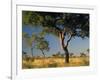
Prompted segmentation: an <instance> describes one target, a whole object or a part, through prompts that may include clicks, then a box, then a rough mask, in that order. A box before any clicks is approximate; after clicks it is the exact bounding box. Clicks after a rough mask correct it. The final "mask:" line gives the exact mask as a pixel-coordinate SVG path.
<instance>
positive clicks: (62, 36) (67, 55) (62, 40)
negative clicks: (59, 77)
mask: <svg viewBox="0 0 100 80" xmlns="http://www.w3.org/2000/svg"><path fill="white" fill-rule="evenodd" d="M71 38H72V35H71V36H70V38H69V39H68V40H67V43H66V44H65V42H64V40H65V33H64V32H60V42H61V46H62V49H63V50H64V51H65V63H69V51H68V45H69V42H70V40H71Z"/></svg>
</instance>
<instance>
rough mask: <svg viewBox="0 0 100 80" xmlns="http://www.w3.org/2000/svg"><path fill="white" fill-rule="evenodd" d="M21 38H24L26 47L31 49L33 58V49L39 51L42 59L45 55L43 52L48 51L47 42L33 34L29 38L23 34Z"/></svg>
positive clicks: (26, 34)
mask: <svg viewBox="0 0 100 80" xmlns="http://www.w3.org/2000/svg"><path fill="white" fill-rule="evenodd" d="M23 38H25V40H26V42H27V43H28V45H29V46H30V47H31V53H32V56H33V49H34V48H36V49H39V50H40V51H41V52H42V54H43V56H44V58H45V54H44V51H49V42H48V41H46V40H45V39H44V37H40V36H36V35H35V34H32V36H29V35H28V33H25V32H24V33H23Z"/></svg>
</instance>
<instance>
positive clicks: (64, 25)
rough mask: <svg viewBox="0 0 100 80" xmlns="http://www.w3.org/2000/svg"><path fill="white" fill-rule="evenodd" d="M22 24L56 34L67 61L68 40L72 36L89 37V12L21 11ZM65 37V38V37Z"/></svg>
mask: <svg viewBox="0 0 100 80" xmlns="http://www.w3.org/2000/svg"><path fill="white" fill-rule="evenodd" d="M22 19H23V20H22V21H23V24H31V25H39V26H42V27H43V33H42V34H45V33H51V34H53V35H55V36H58V38H59V39H60V42H61V47H62V49H63V50H64V52H65V63H69V50H68V46H69V42H70V41H71V40H72V38H74V37H81V38H85V37H89V14H79V13H53V12H33V11H23V17H22ZM66 38H67V39H66Z"/></svg>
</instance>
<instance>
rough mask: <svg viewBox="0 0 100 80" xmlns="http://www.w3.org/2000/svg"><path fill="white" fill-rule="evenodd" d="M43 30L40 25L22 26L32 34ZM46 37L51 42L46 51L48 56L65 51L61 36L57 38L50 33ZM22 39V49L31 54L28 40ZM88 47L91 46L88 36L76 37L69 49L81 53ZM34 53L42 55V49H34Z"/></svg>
mask: <svg viewBox="0 0 100 80" xmlns="http://www.w3.org/2000/svg"><path fill="white" fill-rule="evenodd" d="M41 31H42V29H41V28H40V27H39V26H37V27H35V28H32V26H29V25H24V26H23V28H22V32H26V33H28V34H29V35H30V36H31V35H32V33H34V34H36V35H37V34H38V33H39V32H41ZM45 39H46V40H47V41H48V42H49V47H50V50H49V51H48V52H46V51H45V54H46V55H47V56H51V55H52V54H55V53H57V52H58V51H60V52H61V53H64V51H63V50H62V49H61V46H60V41H59V38H57V37H56V36H54V35H52V34H48V35H46V36H45ZM22 41H23V42H22V43H23V46H22V50H23V51H25V52H27V53H28V54H29V55H31V50H30V47H29V46H28V44H27V42H26V41H25V40H22ZM88 48H89V39H88V38H86V39H81V38H79V37H75V38H72V40H71V41H70V44H69V48H68V49H69V52H70V53H75V54H79V53H81V52H85V51H86V50H87V49H88ZM33 55H34V56H38V55H39V56H42V54H41V51H40V50H38V49H33Z"/></svg>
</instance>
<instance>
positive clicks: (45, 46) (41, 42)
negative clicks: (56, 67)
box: [36, 37, 49, 58]
mask: <svg viewBox="0 0 100 80" xmlns="http://www.w3.org/2000/svg"><path fill="white" fill-rule="evenodd" d="M36 41H37V45H36V48H37V49H39V50H40V51H41V52H42V54H43V56H44V58H45V53H44V51H49V42H48V41H46V40H45V39H44V38H43V37H42V38H38V40H36Z"/></svg>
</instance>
